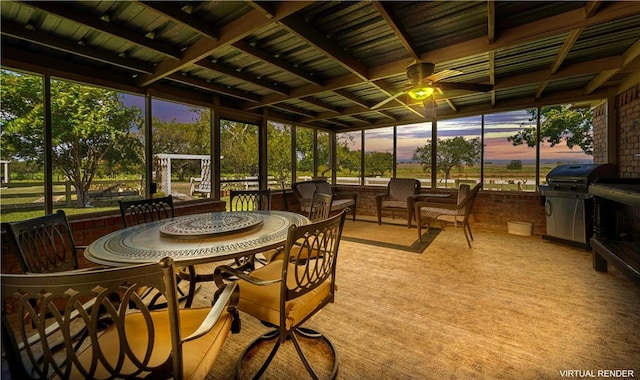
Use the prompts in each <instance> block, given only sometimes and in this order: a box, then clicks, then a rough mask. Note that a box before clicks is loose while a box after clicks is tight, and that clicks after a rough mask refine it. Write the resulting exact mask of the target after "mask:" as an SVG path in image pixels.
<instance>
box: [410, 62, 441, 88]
mask: <svg viewBox="0 0 640 380" xmlns="http://www.w3.org/2000/svg"><path fill="white" fill-rule="evenodd" d="M435 67H436V65H435V64H433V63H429V62H418V63H416V64H413V65H411V66H409V67H407V77H408V78H409V80H410V81H411V83H413V84H418V83H422V81H423V80H424V79H425V78H426V77H428V76H429V75H431V74H433V71H434V70H435Z"/></svg>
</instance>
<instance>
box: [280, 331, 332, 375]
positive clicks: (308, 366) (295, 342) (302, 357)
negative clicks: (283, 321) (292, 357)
mask: <svg viewBox="0 0 640 380" xmlns="http://www.w3.org/2000/svg"><path fill="white" fill-rule="evenodd" d="M305 330H306V331H305V333H304V334H303V335H305V336H310V335H308V334H310V332H311V333H312V334H311V335H313V336H314V337H317V338H320V339H323V340H324V341H325V342H327V344H328V345H329V348H331V352H332V354H333V369H332V370H331V379H334V378H335V377H336V375H337V374H338V353H337V351H336V348H335V346H334V345H333V342H331V340H329V338H327V337H326V336H324V335H322V334H321V333H319V332H317V331H314V330H311V329H305ZM291 341H292V342H293V345H294V346H295V348H296V351H297V352H298V356H299V357H300V360H302V363H303V364H304V367H305V368H306V369H307V372H309V375H311V378H313V379H319V377H318V374H316V372H315V371H314V370H313V368H312V367H311V364H309V361H308V360H307V357H306V356H305V355H304V352H302V347H300V343H299V342H298V338H297V337H296V334H295V332H291Z"/></svg>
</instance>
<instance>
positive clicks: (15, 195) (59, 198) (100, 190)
mask: <svg viewBox="0 0 640 380" xmlns="http://www.w3.org/2000/svg"><path fill="white" fill-rule="evenodd" d="M7 185H8V186H5V187H3V188H2V189H1V190H0V194H1V197H2V199H3V201H2V209H3V210H36V209H41V208H43V205H44V188H43V187H44V183H43V182H11V183H9V184H7ZM16 189H19V191H16ZM53 189H54V190H53V204H54V205H56V206H64V207H72V206H74V205H75V199H74V198H75V194H76V192H75V188H74V185H73V183H72V182H71V181H65V182H54V183H53ZM142 189H144V182H143V181H142V180H97V181H93V182H92V183H91V189H90V190H89V201H90V202H105V203H110V202H112V201H114V200H117V199H121V198H124V197H130V196H138V195H140V193H141V191H142ZM20 199H24V202H20Z"/></svg>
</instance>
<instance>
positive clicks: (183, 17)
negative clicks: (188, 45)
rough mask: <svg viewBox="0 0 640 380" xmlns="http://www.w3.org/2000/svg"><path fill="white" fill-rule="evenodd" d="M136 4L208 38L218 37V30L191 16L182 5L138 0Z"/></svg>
mask: <svg viewBox="0 0 640 380" xmlns="http://www.w3.org/2000/svg"><path fill="white" fill-rule="evenodd" d="M138 4H140V5H142V6H143V7H146V8H148V9H151V10H152V11H154V12H157V13H160V14H162V15H163V16H164V17H167V18H169V19H171V20H173V21H174V22H176V23H178V24H180V25H182V26H184V27H187V28H189V29H191V30H194V31H196V32H198V33H200V34H202V35H204V36H206V37H208V38H213V39H218V38H219V37H220V31H219V30H218V29H217V28H215V27H213V26H212V24H210V23H208V22H206V21H204V20H203V19H201V18H197V17H193V16H192V15H190V14H188V13H187V12H185V11H183V10H182V6H180V5H177V3H174V2H170V1H138Z"/></svg>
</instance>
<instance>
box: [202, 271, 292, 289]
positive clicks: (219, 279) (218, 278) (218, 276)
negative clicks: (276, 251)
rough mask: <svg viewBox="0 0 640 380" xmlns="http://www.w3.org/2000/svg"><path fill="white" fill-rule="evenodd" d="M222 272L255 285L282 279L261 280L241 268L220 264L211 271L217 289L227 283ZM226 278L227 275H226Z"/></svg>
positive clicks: (272, 282)
mask: <svg viewBox="0 0 640 380" xmlns="http://www.w3.org/2000/svg"><path fill="white" fill-rule="evenodd" d="M223 274H227V275H231V276H233V277H237V278H239V279H241V280H245V281H247V282H250V283H252V284H255V285H270V284H275V283H278V282H280V281H282V279H281V278H278V279H275V280H263V279H260V278H257V277H253V276H251V275H249V274H247V273H245V272H243V271H241V270H238V269H236V268H233V267H230V266H229V265H220V266H219V267H216V269H215V270H214V271H213V280H214V281H215V283H216V285H217V286H218V289H223V288H224V286H226V285H227V283H225V281H224V279H225V277H224V276H223ZM227 278H228V277H227Z"/></svg>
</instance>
